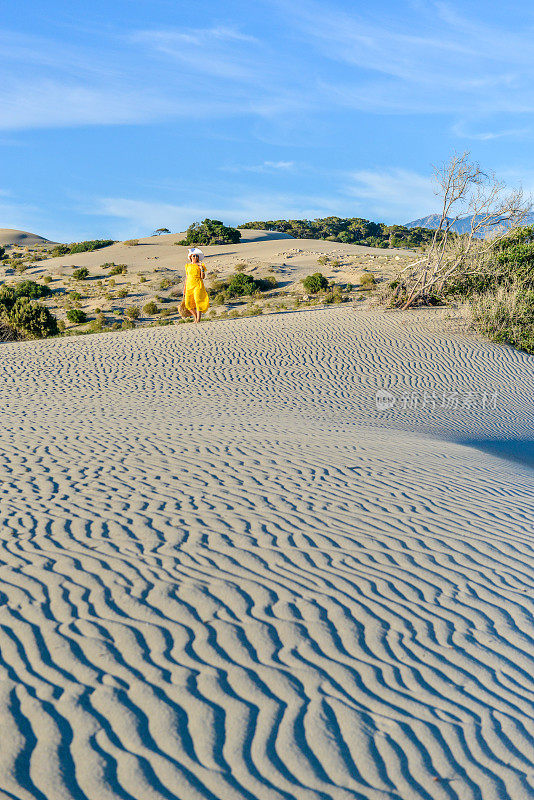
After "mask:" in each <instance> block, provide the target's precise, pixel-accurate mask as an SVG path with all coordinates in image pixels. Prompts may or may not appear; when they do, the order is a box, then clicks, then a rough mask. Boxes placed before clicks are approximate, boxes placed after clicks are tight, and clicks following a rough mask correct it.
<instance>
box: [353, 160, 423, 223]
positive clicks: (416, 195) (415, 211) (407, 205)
mask: <svg viewBox="0 0 534 800" xmlns="http://www.w3.org/2000/svg"><path fill="white" fill-rule="evenodd" d="M345 191H346V193H347V194H348V195H350V196H351V197H353V198H354V201H355V207H356V208H357V209H360V210H361V211H363V212H365V213H367V214H368V215H370V216H371V217H372V218H373V219H385V220H397V221H399V222H409V221H410V220H411V219H413V218H414V217H420V216H421V215H422V214H429V213H432V212H433V211H435V209H436V207H437V205H438V201H437V199H436V195H435V191H434V183H433V181H432V177H431V176H430V175H421V174H419V173H417V172H413V171H410V170H404V169H389V170H375V171H373V170H360V171H357V172H353V173H352V174H351V175H350V176H349V179H348V181H347V186H346V189H345Z"/></svg>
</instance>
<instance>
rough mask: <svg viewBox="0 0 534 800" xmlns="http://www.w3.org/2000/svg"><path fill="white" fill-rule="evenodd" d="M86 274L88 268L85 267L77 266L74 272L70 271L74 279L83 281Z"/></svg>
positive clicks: (87, 273)
mask: <svg viewBox="0 0 534 800" xmlns="http://www.w3.org/2000/svg"><path fill="white" fill-rule="evenodd" d="M88 275H89V270H88V269H87V267H78V269H75V270H74V272H73V273H72V277H73V278H75V280H77V281H84V280H85V279H86V278H87V276H88Z"/></svg>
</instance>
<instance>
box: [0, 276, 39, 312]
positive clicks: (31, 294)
mask: <svg viewBox="0 0 534 800" xmlns="http://www.w3.org/2000/svg"><path fill="white" fill-rule="evenodd" d="M50 294H52V292H51V290H50V289H49V287H48V286H46V285H43V284H42V283H36V282H35V281H21V282H20V283H13V284H9V285H7V286H6V285H5V284H4V285H3V286H1V287H0V303H1V304H2V305H3V306H5V307H6V308H8V309H10V308H12V306H13V305H14V304H15V301H16V300H18V298H19V297H25V298H27V299H28V300H37V299H39V298H41V297H48V296H49V295H50Z"/></svg>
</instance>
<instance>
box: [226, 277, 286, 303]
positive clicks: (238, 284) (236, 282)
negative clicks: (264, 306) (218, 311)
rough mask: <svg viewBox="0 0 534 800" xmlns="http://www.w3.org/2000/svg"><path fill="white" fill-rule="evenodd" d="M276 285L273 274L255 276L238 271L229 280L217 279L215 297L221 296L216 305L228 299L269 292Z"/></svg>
mask: <svg viewBox="0 0 534 800" xmlns="http://www.w3.org/2000/svg"><path fill="white" fill-rule="evenodd" d="M276 285H277V282H276V278H275V277H273V276H269V277H267V278H253V277H252V275H245V274H244V273H243V272H237V273H236V274H235V275H231V276H230V277H229V278H228V279H227V280H225V281H217V282H216V283H215V284H214V286H213V289H214V290H215V298H220V299H218V302H216V305H218V304H220V303H223V302H224V301H225V300H226V299H232V298H234V297H246V296H248V295H253V294H256V293H257V292H267V291H269V290H270V289H274V288H275V287H276ZM215 298H214V299H215Z"/></svg>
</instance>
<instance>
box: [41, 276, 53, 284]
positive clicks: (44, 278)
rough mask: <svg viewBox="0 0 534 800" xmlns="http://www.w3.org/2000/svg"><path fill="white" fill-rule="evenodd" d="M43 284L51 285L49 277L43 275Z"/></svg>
mask: <svg viewBox="0 0 534 800" xmlns="http://www.w3.org/2000/svg"><path fill="white" fill-rule="evenodd" d="M43 283H45V284H46V285H48V284H49V283H52V278H51V277H50V275H45V276H44V277H43Z"/></svg>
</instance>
